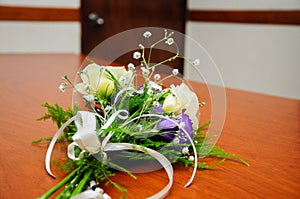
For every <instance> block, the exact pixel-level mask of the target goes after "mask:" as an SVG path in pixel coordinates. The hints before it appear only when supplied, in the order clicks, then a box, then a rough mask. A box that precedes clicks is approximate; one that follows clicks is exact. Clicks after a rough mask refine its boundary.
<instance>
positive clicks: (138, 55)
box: [133, 51, 141, 59]
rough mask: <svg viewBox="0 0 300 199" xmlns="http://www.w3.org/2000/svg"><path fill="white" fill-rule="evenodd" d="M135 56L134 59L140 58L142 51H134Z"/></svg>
mask: <svg viewBox="0 0 300 199" xmlns="http://www.w3.org/2000/svg"><path fill="white" fill-rule="evenodd" d="M133 58H134V59H139V58H141V53H140V52H138V51H136V52H134V53H133Z"/></svg>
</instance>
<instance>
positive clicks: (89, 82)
mask: <svg viewBox="0 0 300 199" xmlns="http://www.w3.org/2000/svg"><path fill="white" fill-rule="evenodd" d="M105 70H108V71H109V72H110V73H111V74H112V75H113V76H114V78H115V79H117V80H118V79H120V77H121V76H126V75H130V74H131V73H132V71H126V69H125V67H123V66H120V67H115V66H114V67H113V66H105V67H104V66H99V65H97V64H95V63H93V64H89V65H88V66H87V67H86V68H85V69H83V71H82V72H81V73H80V77H81V79H82V82H81V83H78V84H76V85H75V88H76V90H77V91H78V92H80V93H81V94H84V95H87V94H91V95H94V94H95V93H97V94H99V95H101V96H110V95H111V94H112V92H113V90H114V88H115V86H114V82H113V81H112V80H111V79H110V78H109V75H108V74H107V72H105Z"/></svg>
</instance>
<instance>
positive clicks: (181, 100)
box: [162, 83, 199, 129]
mask: <svg viewBox="0 0 300 199" xmlns="http://www.w3.org/2000/svg"><path fill="white" fill-rule="evenodd" d="M171 91H172V93H171V94H169V95H167V97H166V98H165V101H164V103H163V107H162V108H163V111H164V112H166V113H172V112H173V113H175V114H180V113H181V111H182V110H183V109H186V111H185V114H187V115H188V116H189V118H190V119H191V121H192V123H193V128H194V129H196V128H198V117H197V114H198V110H199V105H198V104H199V103H198V98H197V95H196V94H195V93H194V92H192V91H191V90H190V89H189V87H188V86H187V85H186V84H184V83H182V84H180V85H179V86H174V85H171Z"/></svg>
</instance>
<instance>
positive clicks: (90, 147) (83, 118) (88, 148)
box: [45, 110, 173, 199]
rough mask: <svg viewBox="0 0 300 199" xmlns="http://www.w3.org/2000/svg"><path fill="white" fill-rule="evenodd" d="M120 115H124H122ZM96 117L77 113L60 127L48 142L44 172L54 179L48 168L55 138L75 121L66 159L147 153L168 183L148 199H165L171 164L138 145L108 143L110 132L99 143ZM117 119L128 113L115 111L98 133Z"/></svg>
mask: <svg viewBox="0 0 300 199" xmlns="http://www.w3.org/2000/svg"><path fill="white" fill-rule="evenodd" d="M122 113H123V114H124V113H125V115H122ZM96 116H97V114H95V113H91V112H87V111H79V112H78V113H77V115H76V116H74V117H72V118H70V119H69V120H68V121H67V122H66V123H65V124H63V125H62V127H61V128H60V129H59V130H58V131H57V132H56V134H55V135H54V137H53V139H52V140H51V142H50V145H49V148H48V150H47V154H46V159H45V165H46V170H47V172H48V173H49V175H51V176H52V177H54V178H55V176H54V175H53V174H52V172H51V168H50V158H51V153H52V150H53V147H54V144H55V142H56V140H57V138H58V137H59V136H60V134H61V133H62V132H63V130H64V129H65V128H66V127H67V125H69V124H70V123H71V122H73V121H75V124H76V126H77V129H78V131H77V132H76V134H74V136H73V137H72V138H73V140H74V142H73V143H71V144H70V145H69V146H68V157H69V158H71V159H73V160H78V159H80V158H81V157H82V155H83V153H84V152H88V153H90V154H96V153H99V152H102V153H103V156H104V157H105V156H106V154H105V151H118V150H138V151H141V152H145V153H148V154H149V155H151V156H152V157H154V158H155V159H156V160H157V161H159V162H160V164H161V165H162V166H163V167H164V169H165V170H166V172H167V174H168V178H169V183H168V184H167V185H166V186H165V187H164V188H163V189H162V190H161V191H159V192H158V193H156V194H154V195H153V196H150V197H149V198H148V199H157V198H163V197H165V196H166V195H167V194H168V192H169V190H170V188H171V187H172V184H173V167H172V165H171V162H170V161H169V160H168V159H167V158H166V157H165V156H164V155H162V154H161V153H159V152H157V151H155V150H152V149H150V148H147V147H142V146H139V145H133V144H130V143H109V142H108V141H109V139H110V138H111V136H112V135H113V132H110V133H109V134H108V135H107V136H106V137H105V138H104V139H103V141H102V143H100V141H99V139H98V137H97V132H96ZM117 117H119V118H120V119H126V118H127V117H128V111H126V110H119V111H116V112H115V113H114V114H112V116H111V117H110V118H109V119H108V120H107V122H106V123H105V124H104V125H103V126H102V128H101V129H100V133H102V131H103V130H104V129H107V128H108V127H109V126H110V125H111V124H112V123H113V121H114V120H115V119H116V118H117ZM75 146H78V147H80V148H81V149H82V152H81V153H80V154H79V156H78V157H75V152H74V148H75ZM84 195H85V194H84ZM80 198H82V199H85V198H89V197H85V196H83V195H82V197H80Z"/></svg>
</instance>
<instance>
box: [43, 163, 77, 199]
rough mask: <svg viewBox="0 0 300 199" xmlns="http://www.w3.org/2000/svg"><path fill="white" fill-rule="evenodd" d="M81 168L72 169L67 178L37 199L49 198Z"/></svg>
mask: <svg viewBox="0 0 300 199" xmlns="http://www.w3.org/2000/svg"><path fill="white" fill-rule="evenodd" d="M80 169H81V167H77V168H76V169H74V170H73V171H72V172H71V173H70V174H69V175H68V176H67V177H65V178H64V179H63V180H62V181H60V182H59V183H58V184H57V185H55V186H54V187H53V188H51V189H49V190H48V191H47V192H46V193H44V194H43V195H42V196H40V197H39V199H47V198H48V197H50V196H51V195H52V194H53V193H55V192H56V191H57V190H58V189H60V188H61V187H62V186H63V185H64V184H66V183H67V182H69V181H70V180H72V177H73V176H74V175H76V173H77V171H79V170H80Z"/></svg>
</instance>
